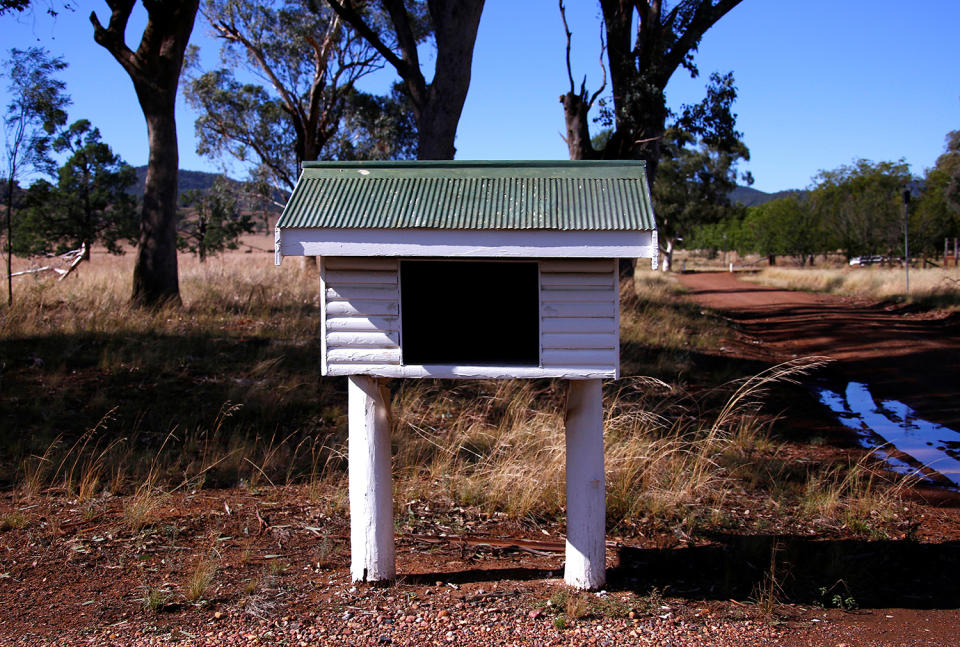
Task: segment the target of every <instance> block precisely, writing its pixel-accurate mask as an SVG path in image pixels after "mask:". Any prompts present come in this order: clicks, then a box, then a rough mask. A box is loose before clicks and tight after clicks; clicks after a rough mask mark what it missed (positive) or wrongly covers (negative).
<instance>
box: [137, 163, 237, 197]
mask: <svg viewBox="0 0 960 647" xmlns="http://www.w3.org/2000/svg"><path fill="white" fill-rule="evenodd" d="M134 170H135V171H136V172H137V183H136V184H135V185H134V187H133V194H134V195H136V196H137V197H138V198H142V197H143V183H144V181H145V180H146V178H147V167H146V166H137V167H135V168H134ZM218 177H220V174H219V173H207V172H205V171H185V170H183V169H180V176H179V179H178V189H179V191H180V193H183V192H184V191H190V190H192V189H199V190H201V191H203V190H205V189H209V188H210V187H212V186H213V182H214V180H216V179H217V178H218Z"/></svg>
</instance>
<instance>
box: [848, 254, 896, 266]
mask: <svg viewBox="0 0 960 647" xmlns="http://www.w3.org/2000/svg"><path fill="white" fill-rule="evenodd" d="M886 261H887V259H886V257H884V256H854V257H853V258H851V259H850V266H851V267H863V266H864V265H876V264H877V263H885V262H886Z"/></svg>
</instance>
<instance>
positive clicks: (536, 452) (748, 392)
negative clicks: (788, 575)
mask: <svg viewBox="0 0 960 647" xmlns="http://www.w3.org/2000/svg"><path fill="white" fill-rule="evenodd" d="M819 365H820V361H819V360H809V361H799V360H798V361H793V362H788V363H787V364H783V365H780V366H777V367H774V368H772V369H770V370H769V371H765V372H764V373H762V374H760V375H758V376H754V377H752V378H749V379H747V380H743V381H739V382H737V383H734V384H731V385H729V386H728V387H727V388H728V390H729V392H730V395H729V397H728V398H727V400H726V403H725V404H724V405H723V406H722V407H720V409H719V410H718V411H717V412H715V413H714V414H713V415H712V417H709V418H705V417H702V416H701V415H700V413H701V411H702V405H703V403H702V402H700V401H699V400H698V398H697V397H695V396H693V395H692V394H690V393H687V392H684V391H683V390H682V389H680V388H679V387H675V386H671V385H668V384H666V383H664V382H662V381H659V380H656V379H653V378H633V379H627V380H624V381H623V382H622V383H620V384H619V385H617V388H615V389H614V388H608V389H607V391H606V393H605V394H604V410H605V412H606V414H605V420H604V437H605V444H606V447H605V454H606V471H607V513H608V517H609V518H610V520H611V521H612V522H613V523H616V522H618V521H620V520H624V519H628V518H634V517H639V516H645V515H650V516H656V517H657V518H659V519H661V520H663V521H665V522H666V521H670V520H676V519H680V520H683V519H686V518H687V517H688V515H689V512H690V510H691V508H692V507H694V506H699V505H704V504H714V505H719V503H720V502H721V501H722V499H723V498H724V497H725V496H726V491H727V489H728V488H729V487H730V485H731V482H732V481H731V478H730V476H729V474H728V473H727V471H726V469H725V468H724V467H723V466H722V465H721V462H720V461H719V460H718V458H719V457H720V456H721V455H722V454H723V453H724V452H727V451H729V450H730V448H731V447H732V446H734V443H735V442H736V443H737V446H748V445H749V446H753V445H755V444H758V443H761V442H763V441H762V438H763V437H765V435H766V428H765V424H764V422H763V420H762V418H761V417H759V416H757V415H756V412H757V407H758V406H759V402H760V399H761V396H762V393H763V391H764V389H765V388H766V387H768V386H769V385H770V384H772V383H774V382H780V381H787V380H792V379H795V377H796V376H797V375H799V374H802V373H805V372H807V371H809V370H811V369H812V368H815V367H816V366H819ZM466 402H474V403H477V404H476V405H475V406H466V405H465V403H466ZM563 406H564V403H563V390H562V383H560V382H530V381H497V382H493V381H491V382H480V383H475V384H470V385H466V384H459V383H458V384H454V385H453V386H451V385H450V383H449V382H440V381H436V382H433V381H416V382H415V381H408V382H406V383H404V384H403V385H402V386H401V388H400V391H399V392H398V394H397V395H396V397H395V403H394V411H395V414H396V417H397V421H396V427H395V435H394V437H395V440H396V445H397V453H396V456H395V459H394V468H395V470H396V471H397V472H398V473H399V475H400V477H401V481H402V482H404V483H407V484H408V485H407V487H408V488H410V489H411V490H412V491H411V492H408V493H407V494H408V495H409V496H410V497H411V498H414V497H415V495H416V489H418V488H422V487H423V486H422V485H420V484H422V483H424V482H428V483H431V484H435V485H436V486H438V487H440V488H442V489H443V491H445V492H447V493H448V494H449V495H450V496H451V497H452V498H453V499H455V500H457V501H460V502H462V503H464V504H474V505H480V506H482V507H484V508H486V509H490V510H496V511H501V512H504V513H506V514H508V515H510V516H514V517H523V516H527V515H535V516H537V515H539V516H545V517H551V516H560V514H561V513H562V510H563V506H564V476H565V475H564V468H565V458H564V456H565V453H564V452H565V441H564V422H563ZM750 435H753V436H755V437H757V441H756V442H755V443H750V442H748V441H747V440H746V437H747V436H750Z"/></svg>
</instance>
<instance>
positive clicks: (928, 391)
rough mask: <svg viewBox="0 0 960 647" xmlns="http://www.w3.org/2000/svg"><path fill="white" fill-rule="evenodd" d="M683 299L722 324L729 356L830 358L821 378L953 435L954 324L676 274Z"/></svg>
mask: <svg viewBox="0 0 960 647" xmlns="http://www.w3.org/2000/svg"><path fill="white" fill-rule="evenodd" d="M680 282H681V283H682V284H683V285H684V286H685V287H686V288H687V289H688V290H689V295H690V298H692V299H694V300H695V301H696V302H698V303H700V304H702V305H704V306H707V307H709V308H712V309H715V310H719V311H721V312H723V313H724V314H725V315H726V316H727V317H729V318H730V319H731V320H732V321H733V322H734V323H735V324H736V325H737V327H738V329H739V330H740V331H741V332H742V337H741V338H739V339H736V340H727V343H726V346H727V348H728V351H729V352H731V353H733V354H735V355H738V356H745V357H751V358H756V359H768V360H781V361H783V360H788V359H791V358H793V357H803V356H806V355H823V356H827V357H830V358H831V359H832V360H834V363H833V364H832V365H831V366H830V368H829V369H828V371H827V375H829V376H830V377H832V378H834V379H836V380H838V381H839V380H857V381H861V382H866V383H868V384H869V385H870V389H871V391H872V392H874V393H875V394H876V395H878V396H881V397H885V398H891V399H897V400H900V401H903V402H905V403H907V404H909V405H910V406H911V407H913V409H914V410H916V411H917V412H918V413H920V414H922V415H923V416H924V417H925V418H926V419H928V420H932V421H935V422H939V423H940V424H943V425H945V426H947V427H950V428H951V429H960V397H958V395H960V393H958V392H960V381H958V379H957V368H958V367H960V334H958V333H960V324H958V321H957V318H956V317H948V316H944V315H942V314H930V313H912V312H910V311H909V309H907V308H903V307H899V306H886V305H884V304H880V303H877V302H876V301H872V300H868V299H861V298H851V297H837V296H832V295H823V294H811V293H807V292H793V291H789V290H779V289H775V288H768V287H763V286H760V285H757V284H755V283H750V282H747V281H742V280H739V279H737V278H736V276H735V275H733V274H730V273H727V272H714V273H697V274H682V275H680Z"/></svg>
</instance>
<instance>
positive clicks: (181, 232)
mask: <svg viewBox="0 0 960 647" xmlns="http://www.w3.org/2000/svg"><path fill="white" fill-rule="evenodd" d="M180 204H181V205H182V206H183V207H184V208H185V210H189V212H186V213H184V216H183V217H182V218H181V219H180V226H179V228H178V237H177V246H178V247H179V248H180V249H181V250H184V251H189V252H192V253H194V254H196V255H197V258H199V259H200V262H201V263H202V262H204V261H205V260H206V258H207V256H208V255H209V254H217V253H219V252H222V251H224V250H226V249H237V248H238V247H239V246H240V236H241V235H242V234H248V233H251V232H253V230H254V222H253V218H252V217H251V216H250V214H247V213H243V212H242V211H241V208H240V202H239V200H238V199H237V193H236V191H235V190H233V189H232V188H231V187H230V186H229V183H228V181H227V180H226V178H223V177H220V178H217V180H216V181H215V182H214V184H213V186H211V187H210V188H209V189H207V190H205V191H201V190H198V189H192V190H190V191H186V192H185V193H184V194H183V195H182V196H181V197H180Z"/></svg>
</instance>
